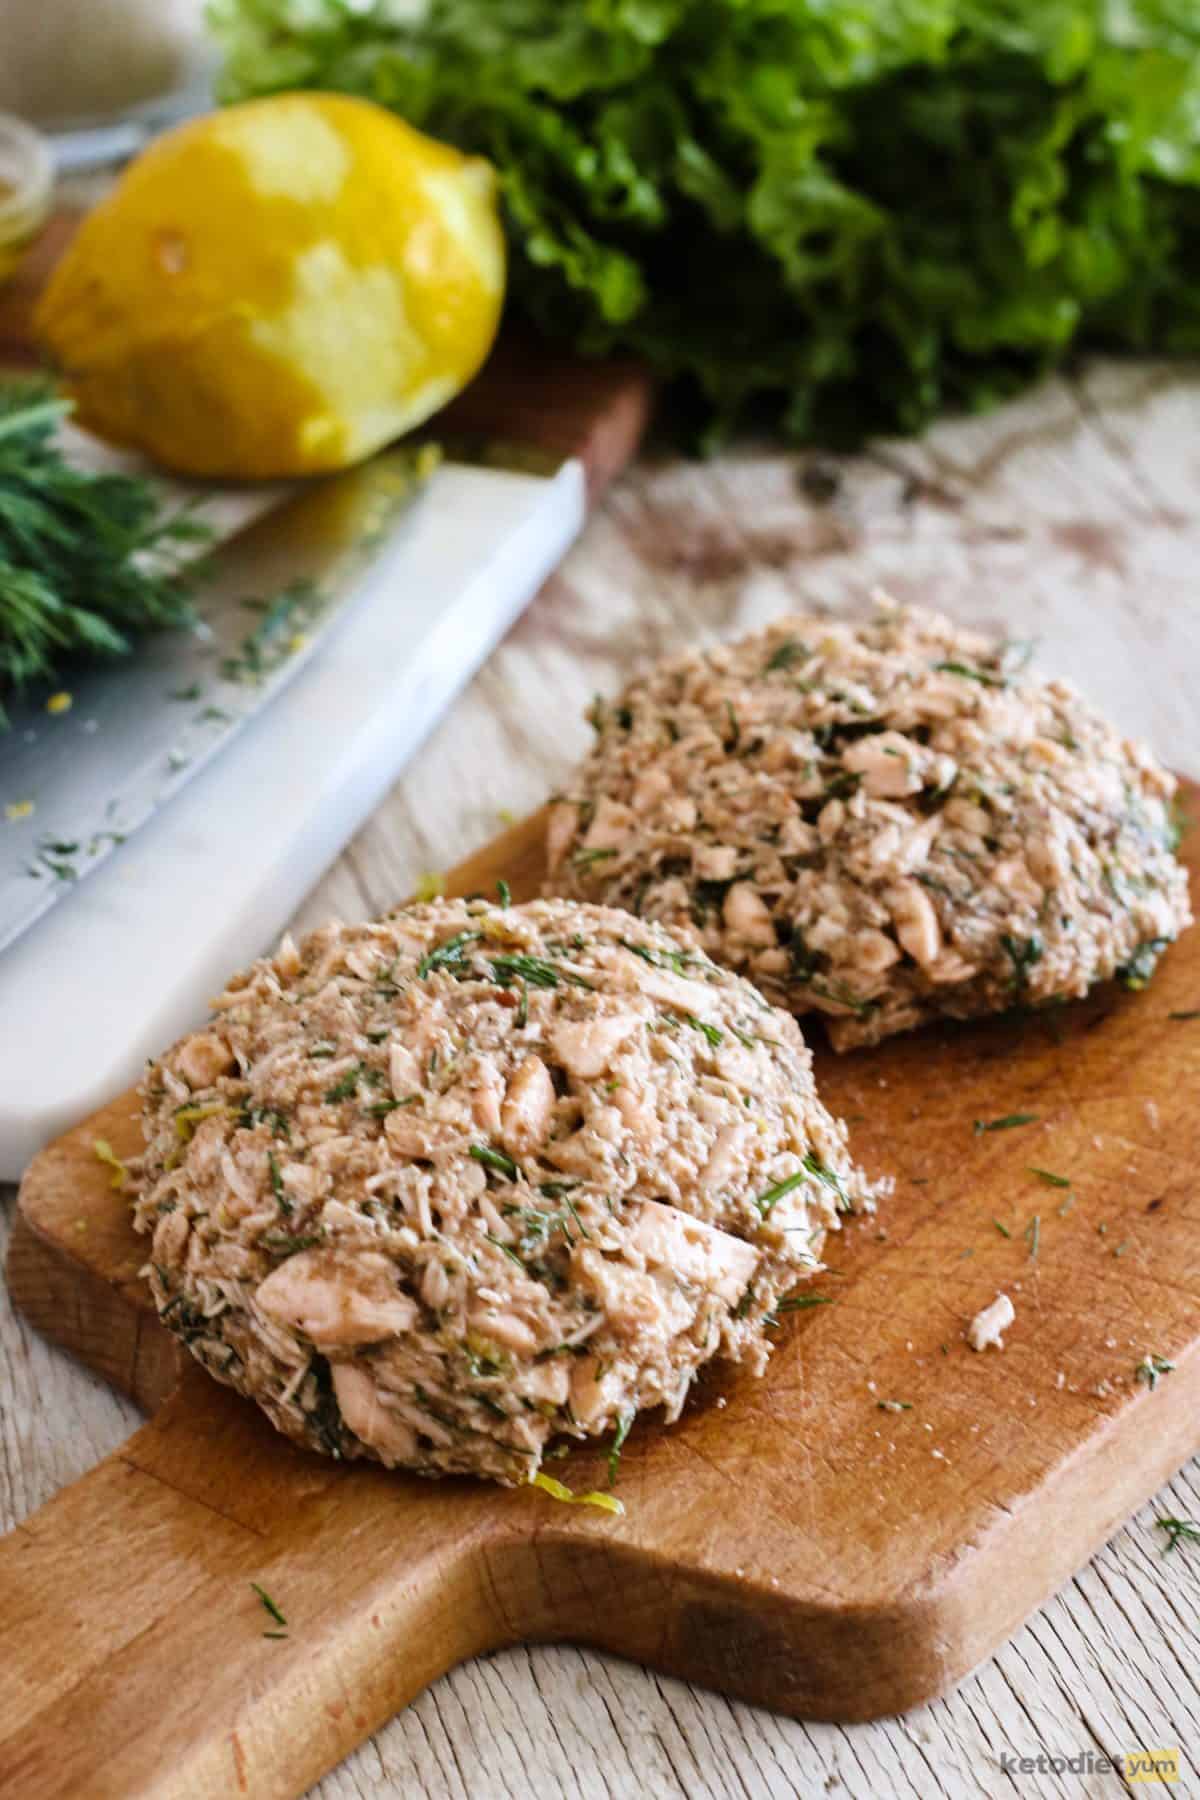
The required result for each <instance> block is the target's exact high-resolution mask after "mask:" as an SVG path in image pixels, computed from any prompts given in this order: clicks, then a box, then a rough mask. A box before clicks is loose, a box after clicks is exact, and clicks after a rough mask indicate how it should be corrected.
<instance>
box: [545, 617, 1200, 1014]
mask: <svg viewBox="0 0 1200 1800" xmlns="http://www.w3.org/2000/svg"><path fill="white" fill-rule="evenodd" d="M1027 659H1028V646H1018V645H1013V644H1008V645H1006V644H1000V643H997V642H996V641H994V640H993V639H990V638H986V637H983V636H980V635H979V634H978V633H976V632H972V631H964V630H961V629H959V628H958V627H957V626H955V625H952V624H951V623H950V621H949V620H947V619H944V618H942V617H940V616H939V615H937V614H935V613H929V612H921V611H918V610H917V609H915V608H901V607H898V606H895V605H894V604H892V603H891V602H888V601H881V603H880V606H879V610H878V613H877V615H876V617H875V618H874V619H873V620H871V621H870V622H869V623H867V624H861V625H847V624H841V623H834V622H831V621H829V620H826V619H817V618H783V619H780V620H778V621H777V622H776V623H775V624H773V625H772V626H770V628H769V629H768V630H766V631H764V632H761V633H759V634H758V635H756V636H754V637H750V638H746V639H744V640H743V641H742V642H740V643H736V644H730V645H722V646H720V647H718V648H716V649H712V650H706V651H703V652H700V653H697V654H694V655H689V656H683V657H678V658H676V659H675V660H673V661H670V662H666V663H663V664H660V665H659V666H658V667H657V668H654V669H652V670H651V671H650V672H649V673H648V674H646V675H643V676H641V677H640V678H638V679H637V680H635V681H633V682H632V683H631V684H630V685H629V686H628V687H627V688H626V690H625V692H624V693H623V694H622V695H621V696H620V698H619V699H618V700H617V701H616V702H615V703H613V704H612V705H604V704H601V703H597V705H596V706H595V707H594V709H593V712H592V722H593V724H594V726H595V729H596V733H597V737H596V743H595V746H594V747H593V749H592V752H591V754H590V756H589V757H588V759H587V761H586V762H585V763H584V765H583V767H582V769H581V770H580V771H579V774H578V776H577V778H576V779H575V780H574V782H573V783H572V784H571V787H570V790H569V792H568V793H567V794H566V795H565V796H564V797H563V798H562V799H561V800H560V801H559V802H558V803H557V804H556V805H555V806H554V807H553V808H552V811H551V815H550V824H549V835H548V860H549V865H550V870H551V875H550V880H549V883H548V891H550V892H554V893H559V894H566V895H573V896H576V897H578V898H581V899H591V900H599V901H603V902H605V903H606V904H609V905H619V906H626V907H629V908H630V909H631V911H633V912H634V913H636V914H637V915H638V916H640V917H642V918H646V919H653V920H657V921H659V922H661V923H662V924H665V925H666V926H667V928H668V929H669V930H671V931H674V932H675V933H677V934H679V935H682V936H684V937H688V938H690V939H691V940H692V941H693V942H695V943H697V944H699V945H702V946H703V948H704V949H705V950H706V951H707V952H708V953H709V955H710V956H712V957H714V958H715V959H716V960H717V961H719V962H721V963H723V964H725V965H726V966H728V967H730V968H733V969H737V970H738V971H739V972H741V973H742V974H745V975H747V976H749V977H750V979H751V980H753V981H754V982H755V983H756V984H757V985H758V986H759V987H760V988H761V989H762V991H763V992H764V993H765V994H766V995H767V997H768V998H769V999H771V1000H773V1001H775V1002H777V1003H779V1004H780V1005H783V1006H786V1007H788V1008H789V1009H790V1010H791V1011H792V1012H796V1013H806V1012H812V1011H816V1012H821V1013H824V1014H826V1015H828V1030H829V1036H830V1038H831V1039H832V1042H833V1044H834V1046H835V1048H837V1049H847V1048H849V1047H851V1046H853V1045H857V1044H872V1043H876V1042H878V1040H879V1039H881V1038H884V1037H887V1036H889V1035H890V1034H891V1033H893V1032H897V1031H905V1030H907V1029H909V1028H910V1027H912V1026H916V1025H920V1024H922V1023H923V1022H924V1021H926V1020H928V1019H931V1018H934V1017H936V1016H938V1015H940V1014H949V1015H950V1016H951V1017H954V1018H967V1017H969V1016H971V1015H973V1014H977V1013H988V1012H1000V1011H1005V1010H1007V1009H1008V1008H1010V1007H1014V1006H1038V1005H1041V1004H1044V1003H1046V1002H1049V1001H1057V1000H1061V999H1068V998H1072V997H1076V996H1079V995H1083V994H1085V993H1086V992H1087V991H1088V989H1089V988H1090V987H1092V985H1093V984H1094V983H1096V982H1098V981H1103V980H1107V979H1108V978H1110V977H1112V976H1114V975H1115V976H1120V977H1122V978H1123V979H1124V980H1125V981H1126V982H1127V983H1128V984H1129V985H1131V986H1143V985H1144V984H1145V982H1146V981H1147V980H1148V979H1149V976H1150V975H1151V973H1152V972H1153V969H1154V965H1155V962H1156V960H1157V957H1158V955H1159V953H1160V951H1161V950H1162V949H1163V948H1164V947H1165V946H1166V945H1167V944H1168V943H1169V942H1170V941H1171V940H1172V939H1173V938H1174V937H1176V936H1177V935H1178V933H1179V932H1180V931H1182V930H1183V929H1184V927H1185V926H1186V925H1188V924H1189V923H1190V920H1191V914H1190V911H1189V907H1188V894H1187V876H1186V873H1185V871H1184V869H1183V867H1182V866H1181V865H1180V863H1179V862H1178V861H1177V860H1176V858H1175V855H1174V849H1175V842H1176V834H1175V828H1174V823H1173V819H1172V814H1171V798H1172V795H1173V793H1174V790H1175V782H1174V780H1173V779H1172V777H1171V776H1170V775H1169V774H1168V773H1167V772H1166V771H1165V770H1164V769H1163V768H1162V767H1161V765H1160V764H1159V763H1158V762H1157V761H1156V760H1155V758H1154V756H1153V755H1152V754H1151V753H1150V751H1149V750H1147V749H1146V748H1145V747H1144V746H1143V745H1141V744H1137V743H1133V742H1130V740H1129V739H1127V738H1122V737H1121V736H1120V734H1119V733H1118V732H1116V731H1115V730H1114V729H1113V728H1112V726H1110V725H1108V724H1107V723H1106V722H1105V720H1104V719H1102V718H1101V717H1100V716H1099V715H1098V714H1097V713H1095V712H1094V711H1093V710H1092V708H1091V707H1090V706H1088V705H1087V704H1086V702H1085V701H1084V700H1082V699H1081V698H1080V696H1079V694H1078V693H1077V692H1076V690H1075V689H1074V688H1073V687H1072V686H1071V684H1070V683H1069V682H1067V681H1058V680H1051V681H1039V680H1035V679H1033V678H1032V677H1029V676H1027V675H1026V674H1025V673H1024V663H1025V661H1027Z"/></svg>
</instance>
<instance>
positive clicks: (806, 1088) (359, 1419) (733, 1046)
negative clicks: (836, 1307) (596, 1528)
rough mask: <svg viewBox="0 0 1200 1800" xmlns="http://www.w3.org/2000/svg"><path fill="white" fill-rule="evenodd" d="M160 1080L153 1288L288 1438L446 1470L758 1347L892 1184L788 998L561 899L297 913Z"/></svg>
mask: <svg viewBox="0 0 1200 1800" xmlns="http://www.w3.org/2000/svg"><path fill="white" fill-rule="evenodd" d="M142 1091H143V1097H144V1127H145V1134H146V1142H147V1149H146V1152H145V1155H144V1157H143V1158H142V1159H141V1162H140V1165H135V1166H134V1169H133V1179H134V1181H135V1183H136V1187H137V1200H136V1208H135V1222H136V1224H137V1226H138V1229H139V1230H140V1231H143V1232H145V1233H147V1234H149V1235H150V1236H151V1237H152V1248H151V1252H150V1260H149V1263H148V1265H147V1270H146V1273H147V1275H148V1278H149V1282H150V1286H151V1289H152V1291H153V1294H154V1298H155V1302H156V1304H157V1306H158V1310H159V1314H160V1317H161V1318H162V1319H163V1321H164V1322H165V1323H166V1324H167V1325H168V1326H169V1327H170V1328H171V1329H172V1330H173V1331H175V1332H176V1333H178V1335H179V1336H180V1337H181V1338H182V1339H183V1340H184V1342H185V1343H186V1344H187V1345H188V1347H189V1348H190V1350H191V1351H192V1353H193V1354H194V1355H195V1356H196V1357H198V1358H199V1360H200V1361H201V1362H202V1363H203V1364H204V1365H205V1366H206V1367H207V1368H208V1369H209V1370H210V1371H211V1372H212V1373H213V1374H214V1375H215V1376H216V1377H217V1378H218V1379H219V1380H222V1381H225V1382H228V1383H229V1384H230V1385H232V1386H233V1387H236V1388H238V1389H240V1390H241V1391H242V1392H243V1393H246V1394H248V1395H250V1396H251V1397H252V1398H254V1399H255V1400H256V1401H257V1402H258V1404H259V1405H260V1406H261V1407H263V1409H264V1410H265V1411H266V1412H267V1413H268V1415H269V1416H270V1417H271V1419H272V1420H273V1421H274V1422H275V1424H276V1425H277V1426H278V1427H279V1429H280V1430H281V1431H283V1432H285V1433H286V1434H287V1435H288V1436H289V1437H292V1438H294V1439H296V1440H297V1441H299V1442H301V1443H303V1444H307V1445H309V1446H311V1447H313V1448H315V1449H318V1450H323V1451H325V1452H327V1453H328V1454H332V1455H337V1456H342V1457H371V1458H374V1459H376V1460H378V1461H380V1462H383V1463H386V1464H389V1465H392V1466H403V1467H406V1468H411V1469H415V1470H418V1471H420V1472H421V1473H423V1474H427V1475H440V1474H450V1473H470V1474H477V1475H486V1476H491V1477H494V1478H495V1479H497V1480H499V1481H503V1482H509V1483H515V1482H523V1481H527V1480H529V1479H531V1478H532V1476H533V1475H534V1474H536V1473H537V1471H538V1468H539V1465H540V1462H541V1459H542V1456H543V1454H544V1452H545V1450H546V1448H547V1446H548V1445H549V1444H550V1443H551V1441H552V1440H554V1439H560V1440H565V1439H571V1438H575V1439H584V1438H588V1437H594V1436H597V1435H601V1434H603V1433H607V1432H610V1431H614V1430H616V1429H621V1430H622V1431H623V1430H624V1429H627V1426H628V1421H629V1419H630V1418H631V1417H632V1415H633V1414H635V1413H637V1412H640V1411H643V1410H645V1409H647V1408H651V1407H662V1408H663V1409H664V1412H665V1415H666V1418H667V1419H668V1420H671V1419H674V1418H676V1417H677V1416H678V1414H679V1411H680V1409H681V1407H682V1406H683V1404H684V1400H685V1398H686V1396H687V1394H688V1390H689V1387H690V1385H691V1383H692V1381H693V1380H694V1378H695V1376H696V1374H697V1371H698V1370H699V1369H700V1367H701V1366H702V1365H703V1364H704V1363H705V1362H707V1361H708V1360H709V1359H710V1358H712V1357H715V1356H721V1357H725V1358H728V1359H732V1360H734V1361H738V1362H742V1363H744V1364H746V1365H748V1367H749V1368H750V1369H751V1370H753V1371H756V1372H758V1371H761V1369H762V1368H763V1367H764V1365H765V1363H766V1359H767V1356H768V1351H769V1345H768V1341H767V1338H766V1335H765V1331H766V1325H767V1322H768V1319H769V1317H770V1315H771V1312H772V1308H773V1307H774V1306H775V1304H776V1302H777V1301H778V1299H779V1298H780V1297H781V1296H782V1295H783V1294H785V1293H786V1292H787V1291H788V1290H789V1289H790V1288H791V1287H793V1286H794V1285H795V1284H796V1283H797V1281H798V1280H802V1279H803V1278H805V1277H806V1276H808V1275H810V1274H811V1273H812V1272H813V1271H814V1270H816V1269H817V1268H818V1267H819V1266H820V1260H819V1259H820V1255H821V1247H822V1242H823V1239H824V1236H825V1233H826V1232H827V1231H828V1230H830V1229H831V1228H836V1226H837V1225H838V1223H839V1215H840V1213H842V1212H845V1211H849V1210H853V1209H855V1208H865V1207H869V1206H870V1205H871V1204H872V1199H873V1190H872V1188H871V1187H870V1185H869V1184H868V1182H867V1181H866V1179H865V1178H864V1176H863V1175H862V1173H861V1172H860V1171H859V1169H858V1168H857V1167H856V1166H855V1164H854V1162H853V1161H852V1160H851V1157H850V1155H849V1152H848V1149H847V1142H846V1131H845V1127H844V1126H843V1125H842V1124H841V1123H840V1122H839V1121H837V1120H835V1119H834V1118H832V1117H831V1116H830V1114H829V1113H828V1112H827V1111H826V1110H825V1109H824V1107H823V1106H822V1105H821V1104H820V1102H819V1100H818V1098H817V1095H816V1090H815V1087H814V1083H813V1076H812V1068H811V1058H810V1055H809V1052H808V1050H807V1048H806V1047H805V1044H804V1040H803V1038H802V1036H801V1034H800V1031H799V1028H798V1027H797V1025H796V1023H795V1021H794V1020H793V1019H792V1018H791V1017H790V1016H789V1015H787V1014H784V1013H782V1012H778V1011H775V1010H773V1009H772V1008H771V1007H769V1006H768V1005H767V1003H766V1002H765V1001H764V1000H763V999H762V997H761V995H759V994H758V993H757V992H756V991H755V990H754V989H753V988H752V987H751V986H750V984H749V983H748V982H746V981H744V980H742V979H741V978H740V977H738V976H736V975H734V974H731V973H730V972H728V971H727V970H724V969H721V968H718V967H717V966H716V965H715V964H714V963H712V962H710V961H709V959H708V957H707V956H705V955H704V954H703V953H702V952H700V951H698V950H696V949H695V948H694V947H688V946H686V945H683V944H681V943H679V942H678V941H677V940H675V939H674V938H672V937H671V936H670V935H668V933H667V932H665V931H664V930H662V928H661V927H659V926H657V925H654V924H648V923H644V922H641V921H639V920H637V919H633V918H631V917H630V916H629V915H627V914H624V913H619V912H616V911H612V910H609V909H606V908H601V907H596V906H591V905H579V904H576V903H573V902H570V901H563V900H539V901H534V902H533V903H531V904H530V905H528V906H506V905H492V904H490V903H488V902H486V901H482V900H471V901H462V900H452V901H434V902H432V903H430V904H428V905H423V906H415V907H412V908H411V909H408V910H405V911H401V912H397V913H395V914H393V915H391V916H390V917H388V918H386V919H383V920H380V921H378V922H375V923H369V924H364V925H357V926H342V925H339V924H331V925H329V926H327V927H326V928H324V929H323V930H320V931H317V932H314V933H313V934H312V935H311V936H310V937H308V938H306V939H305V940H304V941H303V942H302V943H300V944H295V943H293V942H292V941H291V940H290V939H286V940H285V941H284V943H283V944H282V945H281V946H280V949H279V951H278V953H277V954H276V956H275V957H274V958H273V959H269V960H263V961H260V962H257V963H255V964H254V965H253V967H251V968H250V969H248V970H246V971H245V972H244V973H243V974H242V975H240V976H238V977H237V978H236V979H235V980H234V981H233V982H232V983H231V984H230V986H229V988H228V990H227V991H226V992H225V993H224V994H222V995H221V996H220V997H219V999H218V1001H217V1002H216V1016H215V1017H214V1019H213V1020H212V1021H211V1023H210V1024H209V1025H208V1026H207V1027H206V1028H205V1030H204V1031H203V1032H200V1033H196V1034H194V1035H193V1036H191V1037H189V1038H184V1039H183V1040H182V1041H181V1042H180V1043H178V1044H176V1045H175V1047H174V1048H173V1049H172V1050H170V1051H169V1052H168V1053H167V1054H166V1055H165V1056H164V1057H162V1058H161V1059H160V1060H159V1061H158V1062H156V1063H154V1064H152V1065H151V1067H150V1068H149V1070H148V1071H147V1074H146V1077H145V1080H144V1083H143V1089H142Z"/></svg>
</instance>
